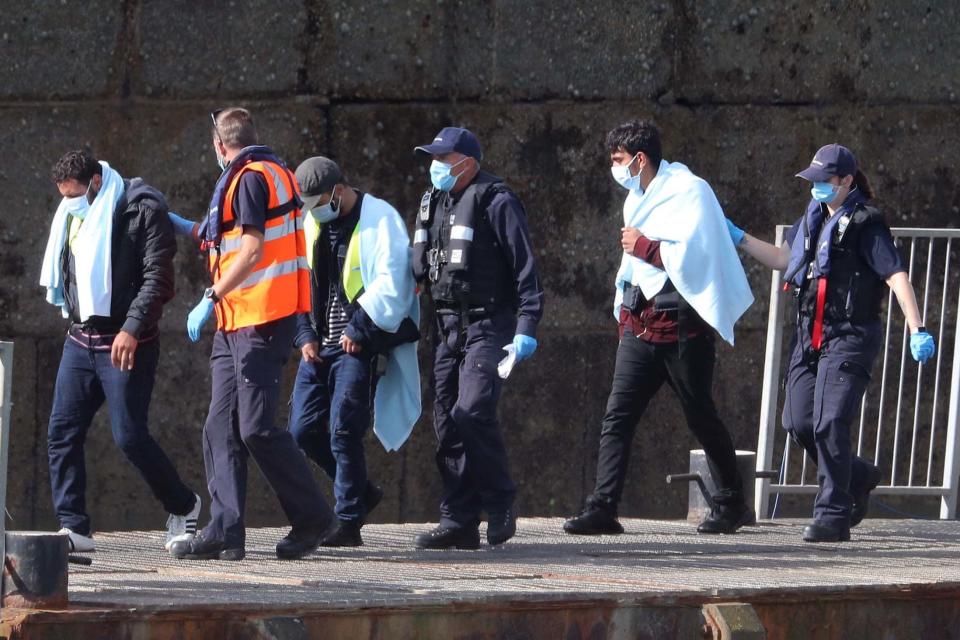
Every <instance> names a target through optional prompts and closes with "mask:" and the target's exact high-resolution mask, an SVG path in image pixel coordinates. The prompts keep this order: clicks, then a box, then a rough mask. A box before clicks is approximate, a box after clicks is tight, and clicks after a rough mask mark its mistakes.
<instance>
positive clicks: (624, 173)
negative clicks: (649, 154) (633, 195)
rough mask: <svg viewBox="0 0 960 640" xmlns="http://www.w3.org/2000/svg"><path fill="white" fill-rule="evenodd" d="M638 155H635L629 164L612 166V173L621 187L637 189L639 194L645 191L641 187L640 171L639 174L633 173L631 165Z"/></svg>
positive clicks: (631, 189) (630, 189) (629, 189)
mask: <svg viewBox="0 0 960 640" xmlns="http://www.w3.org/2000/svg"><path fill="white" fill-rule="evenodd" d="M638 155H640V154H639V153H637V155H635V156H633V158H632V159H631V160H630V163H629V164H618V165H614V166H612V167H610V174H611V175H612V176H613V179H614V180H616V181H617V184H619V185H620V186H621V187H623V188H624V189H626V190H628V191H636V192H637V193H638V194H642V193H643V189H642V188H641V187H640V172H637V175H631V173H630V166H631V165H632V164H633V162H634V160H636V159H637V156H638Z"/></svg>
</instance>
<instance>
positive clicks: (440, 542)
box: [413, 526, 480, 549]
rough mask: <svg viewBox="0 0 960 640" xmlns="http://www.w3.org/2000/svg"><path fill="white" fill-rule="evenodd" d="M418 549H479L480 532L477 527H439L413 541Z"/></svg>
mask: <svg viewBox="0 0 960 640" xmlns="http://www.w3.org/2000/svg"><path fill="white" fill-rule="evenodd" d="M413 546H415V547H416V548H417V549H449V548H451V547H456V548H457V549H479V548H480V531H479V530H478V529H477V527H475V526H474V527H444V526H438V527H436V528H435V529H431V530H430V531H427V532H426V533H421V534H420V535H418V536H417V537H416V538H414V539H413Z"/></svg>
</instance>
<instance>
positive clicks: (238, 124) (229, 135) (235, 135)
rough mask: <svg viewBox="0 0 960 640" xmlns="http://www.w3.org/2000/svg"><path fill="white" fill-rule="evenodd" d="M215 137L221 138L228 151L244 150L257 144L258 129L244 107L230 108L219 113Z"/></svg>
mask: <svg viewBox="0 0 960 640" xmlns="http://www.w3.org/2000/svg"><path fill="white" fill-rule="evenodd" d="M215 119H216V126H214V127H213V135H214V137H215V138H220V141H221V142H222V143H223V146H225V147H227V148H228V149H243V148H244V147H249V146H252V145H255V144H257V129H256V127H255V126H253V116H252V115H251V114H250V112H249V111H247V110H246V109H244V108H242V107H229V108H227V109H224V110H222V111H219V112H218V113H217V114H216V116H215Z"/></svg>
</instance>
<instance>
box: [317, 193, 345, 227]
mask: <svg viewBox="0 0 960 640" xmlns="http://www.w3.org/2000/svg"><path fill="white" fill-rule="evenodd" d="M342 202H343V196H341V197H339V198H337V207H336V208H334V207H333V192H332V191H331V192H330V200H329V201H328V202H327V204H321V205H319V206H316V207H314V208H313V209H310V215H312V216H313V218H314V220H316V221H317V222H319V223H320V224H324V223H326V222H330V221H331V220H336V219H337V218H338V217H340V204H341V203H342Z"/></svg>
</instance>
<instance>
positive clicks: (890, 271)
mask: <svg viewBox="0 0 960 640" xmlns="http://www.w3.org/2000/svg"><path fill="white" fill-rule="evenodd" d="M797 177H800V178H803V179H805V180H808V181H810V182H812V183H813V188H812V189H811V195H812V199H811V200H810V203H809V204H808V206H807V210H806V212H805V213H804V215H803V217H802V218H800V220H798V221H797V222H796V223H794V225H793V226H792V227H791V228H790V229H789V231H788V232H787V234H786V240H785V242H784V243H783V245H782V246H781V247H775V246H773V245H771V244H769V243H767V242H764V241H762V240H758V239H757V238H754V237H753V236H751V235H748V234H745V233H744V232H743V231H742V230H740V229H738V228H737V227H735V226H734V225H733V224H732V223H730V222H729V221H728V224H729V226H730V234H731V237H732V238H733V241H734V243H735V244H738V245H739V246H740V247H741V248H742V249H743V250H744V251H745V252H746V253H748V254H750V255H751V256H753V257H754V258H756V259H757V260H758V261H760V262H761V263H763V264H765V265H767V266H768V267H770V268H772V269H776V270H780V271H784V272H785V279H786V281H787V282H788V283H789V284H791V285H793V288H794V292H795V294H796V296H797V300H798V313H797V326H796V333H795V334H794V339H793V348H792V355H791V356H790V364H789V366H788V368H787V381H786V398H785V402H784V408H783V426H784V428H785V429H787V431H788V432H789V433H790V435H791V437H792V438H793V439H794V440H795V441H796V442H798V443H799V444H800V445H802V446H803V448H804V449H805V450H806V452H807V454H808V455H809V456H810V458H811V460H813V461H814V462H815V463H816V464H817V480H818V481H819V484H820V491H819V493H818V494H817V499H816V502H815V504H814V521H813V522H812V523H811V524H809V525H808V526H807V527H806V528H804V530H803V539H804V540H805V541H807V542H838V541H843V540H849V539H850V527H854V526H856V525H857V524H859V523H860V521H861V520H863V518H864V516H866V513H867V507H868V505H869V497H870V492H871V491H872V490H873V489H874V488H875V487H876V486H877V484H879V482H880V478H881V471H880V469H879V468H878V467H877V466H875V465H874V464H872V463H871V462H869V461H867V460H865V459H863V458H861V457H859V456H857V455H855V454H854V453H853V451H852V447H851V442H850V424H851V423H852V421H853V419H854V418H855V417H856V415H857V414H858V413H859V406H860V402H861V400H862V398H863V394H864V392H865V391H866V388H867V384H868V383H869V381H870V369H871V367H872V366H873V361H874V359H875V358H876V356H877V353H878V352H879V351H880V348H881V347H882V345H883V329H882V327H881V324H880V317H879V316H880V307H881V304H882V301H883V298H884V297H885V296H886V289H887V286H889V287H890V289H892V290H893V292H894V293H895V294H896V296H897V300H898V301H899V303H900V308H901V309H902V310H903V313H904V316H905V318H906V323H907V326H908V327H909V329H910V333H911V335H910V352H911V355H912V356H913V358H914V360H916V361H917V362H920V363H923V362H926V361H927V360H928V359H929V358H931V357H932V356H933V354H934V350H935V345H934V341H933V338H932V337H931V336H930V334H929V333H927V331H926V329H925V328H924V327H923V326H922V324H923V321H922V319H921V316H920V311H919V309H918V308H917V300H916V297H915V295H914V291H913V286H912V285H911V284H910V280H909V279H908V277H907V272H906V268H905V267H904V264H903V259H902V257H901V256H900V253H899V251H898V250H897V247H896V245H895V244H894V242H893V237H892V236H891V235H890V229H889V228H888V227H887V225H886V223H885V222H884V219H883V214H882V213H881V212H880V210H879V209H877V208H876V207H875V206H874V205H873V204H872V200H873V198H874V194H873V190H872V189H871V187H870V183H869V181H868V180H867V177H866V176H865V175H864V174H863V172H862V171H860V169H859V168H858V167H857V161H856V158H855V157H854V155H853V153H852V152H851V151H850V150H849V149H847V148H846V147H843V146H841V145H839V144H829V145H827V146H825V147H821V148H820V150H819V151H817V153H816V155H815V156H814V158H813V160H812V162H811V164H810V166H809V167H808V168H806V169H804V170H803V171H801V172H800V173H798V174H797ZM885 283H886V286H884V285H885Z"/></svg>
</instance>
